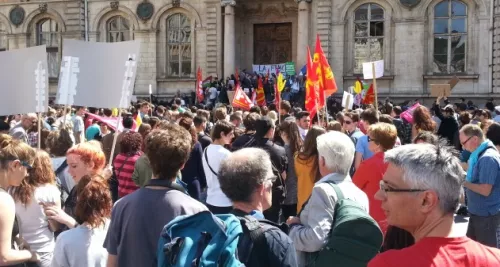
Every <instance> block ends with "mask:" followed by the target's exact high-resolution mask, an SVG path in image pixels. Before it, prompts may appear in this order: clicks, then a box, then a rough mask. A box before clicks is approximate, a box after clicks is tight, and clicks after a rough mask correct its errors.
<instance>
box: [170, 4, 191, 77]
mask: <svg viewBox="0 0 500 267" xmlns="http://www.w3.org/2000/svg"><path fill="white" fill-rule="evenodd" d="M166 50H167V75H168V76H169V77H190V75H191V20H190V19H189V18H188V17H187V16H186V15H184V14H182V13H175V14H172V15H170V16H169V17H168V18H167V48H166Z"/></svg>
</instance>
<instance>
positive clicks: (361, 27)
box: [354, 22, 368, 37]
mask: <svg viewBox="0 0 500 267" xmlns="http://www.w3.org/2000/svg"><path fill="white" fill-rule="evenodd" d="M367 25H368V24H367V23H366V22H360V23H356V24H354V37H367V36H368V27H367Z"/></svg>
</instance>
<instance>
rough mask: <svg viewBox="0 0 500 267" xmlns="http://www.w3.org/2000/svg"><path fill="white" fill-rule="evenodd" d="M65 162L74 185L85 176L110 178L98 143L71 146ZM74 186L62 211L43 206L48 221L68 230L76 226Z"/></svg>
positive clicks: (91, 142) (54, 206)
mask: <svg viewBox="0 0 500 267" xmlns="http://www.w3.org/2000/svg"><path fill="white" fill-rule="evenodd" d="M66 160H67V162H68V166H69V170H68V172H69V174H70V175H71V176H72V177H73V180H74V181H75V184H76V185H78V183H79V182H80V180H81V179H82V177H83V176H86V175H91V176H93V175H98V174H103V175H104V176H105V177H109V176H110V173H109V171H108V170H104V165H105V164H106V156H105V155H104V152H103V151H102V147H101V144H100V143H99V142H98V141H90V142H85V143H81V144H78V145H75V146H73V147H72V148H70V149H69V150H68V152H67V153H66ZM76 185H75V187H73V189H72V190H71V192H70V193H69V196H68V198H67V199H66V202H65V203H64V210H62V209H61V208H60V207H59V206H57V205H44V208H45V214H46V215H47V217H48V218H49V219H51V220H54V221H57V222H59V223H61V224H63V225H64V226H66V227H67V228H69V229H71V228H75V227H76V226H78V224H77V222H76V220H75V219H74V213H75V212H74V211H75V206H76V190H75V189H76Z"/></svg>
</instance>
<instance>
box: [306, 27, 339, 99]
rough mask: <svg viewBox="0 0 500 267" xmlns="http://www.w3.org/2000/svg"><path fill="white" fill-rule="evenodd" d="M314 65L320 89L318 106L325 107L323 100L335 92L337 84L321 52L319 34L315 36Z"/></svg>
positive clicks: (323, 53)
mask: <svg viewBox="0 0 500 267" xmlns="http://www.w3.org/2000/svg"><path fill="white" fill-rule="evenodd" d="M314 64H316V65H317V67H316V75H317V76H318V79H319V87H320V93H319V106H320V107H324V106H325V105H326V99H325V98H326V97H328V96H330V95H331V94H333V93H335V92H337V83H336V82H335V76H334V75H333V71H332V68H330V64H328V60H327V59H326V56H325V52H323V48H322V47H321V40H320V39H319V34H318V35H316V49H315V51H314ZM308 71H309V70H308ZM308 74H309V73H308Z"/></svg>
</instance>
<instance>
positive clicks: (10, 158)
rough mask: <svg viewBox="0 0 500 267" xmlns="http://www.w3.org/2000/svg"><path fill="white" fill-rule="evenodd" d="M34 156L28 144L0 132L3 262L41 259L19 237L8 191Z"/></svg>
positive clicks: (0, 260)
mask: <svg viewBox="0 0 500 267" xmlns="http://www.w3.org/2000/svg"><path fill="white" fill-rule="evenodd" d="M34 159H35V150H33V149H32V148H31V147H30V146H29V145H28V144H26V143H25V142H23V141H22V140H15V139H13V138H12V137H10V136H8V135H5V134H1V135H0V163H1V165H0V210H1V211H2V212H0V240H1V241H2V242H0V265H3V266H11V265H14V266H15V265H17V264H21V263H26V262H39V261H40V256H39V255H38V254H37V253H36V252H35V251H31V250H30V249H29V247H28V246H25V245H24V244H25V241H23V240H22V239H21V238H19V230H20V229H19V221H18V220H17V218H16V205H15V202H14V199H13V198H12V197H11V196H10V195H9V193H7V190H8V189H9V187H11V186H19V185H20V184H21V183H22V181H23V179H25V177H26V175H27V173H28V169H30V168H31V165H32V164H33V162H34Z"/></svg>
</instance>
